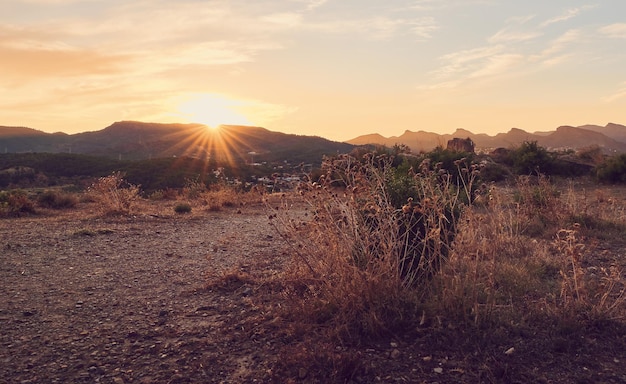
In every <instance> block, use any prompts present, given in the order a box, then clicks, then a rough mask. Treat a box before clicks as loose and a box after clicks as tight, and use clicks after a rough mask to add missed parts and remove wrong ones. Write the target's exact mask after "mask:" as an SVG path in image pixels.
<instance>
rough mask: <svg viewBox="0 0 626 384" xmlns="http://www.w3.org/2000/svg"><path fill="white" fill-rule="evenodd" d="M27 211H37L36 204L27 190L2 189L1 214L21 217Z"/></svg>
mask: <svg viewBox="0 0 626 384" xmlns="http://www.w3.org/2000/svg"><path fill="white" fill-rule="evenodd" d="M27 213H35V204H34V203H33V201H32V200H31V199H30V197H29V196H28V194H27V193H26V192H25V191H23V190H21V189H14V190H10V191H0V216H9V217H19V216H22V215H23V214H27Z"/></svg>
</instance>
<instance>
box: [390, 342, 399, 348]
mask: <svg viewBox="0 0 626 384" xmlns="http://www.w3.org/2000/svg"><path fill="white" fill-rule="evenodd" d="M389 345H391V348H398V343H394V342H393V341H392V342H391V343H389Z"/></svg>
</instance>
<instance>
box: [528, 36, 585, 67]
mask: <svg viewBox="0 0 626 384" xmlns="http://www.w3.org/2000/svg"><path fill="white" fill-rule="evenodd" d="M581 39H583V35H582V32H581V31H580V30H578V29H570V30H568V31H566V32H565V33H563V34H562V35H561V36H559V37H557V38H556V39H554V40H552V41H550V42H549V43H548V46H547V47H545V48H544V49H543V50H542V51H541V52H540V53H538V54H534V55H531V56H530V60H531V61H532V62H541V63H543V64H546V65H549V66H553V65H556V64H558V63H561V62H563V61H564V60H565V59H566V58H568V57H570V55H563V54H562V52H563V51H565V50H566V49H567V48H568V47H569V46H570V45H572V44H575V43H576V42H580V41H581Z"/></svg>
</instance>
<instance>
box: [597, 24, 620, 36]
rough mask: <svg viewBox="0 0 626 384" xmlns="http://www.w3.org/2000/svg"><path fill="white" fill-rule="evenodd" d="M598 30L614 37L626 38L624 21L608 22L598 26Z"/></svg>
mask: <svg viewBox="0 0 626 384" xmlns="http://www.w3.org/2000/svg"><path fill="white" fill-rule="evenodd" d="M599 32H600V33H601V34H602V35H604V36H607V37H611V38H614V39H626V23H615V24H610V25H607V26H604V27H602V28H600V29H599Z"/></svg>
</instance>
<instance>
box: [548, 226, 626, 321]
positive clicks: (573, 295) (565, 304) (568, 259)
mask: <svg viewBox="0 0 626 384" xmlns="http://www.w3.org/2000/svg"><path fill="white" fill-rule="evenodd" d="M579 228H580V227H579V225H575V226H574V227H573V228H572V229H562V230H560V231H559V233H558V234H557V236H556V238H555V239H554V248H555V249H556V250H558V252H559V253H560V255H562V256H565V263H564V264H565V265H563V268H562V269H561V271H560V274H561V292H560V297H559V301H558V302H557V305H558V309H559V310H560V314H561V315H562V316H565V317H572V318H583V319H591V320H626V281H625V279H624V278H623V277H622V276H623V273H622V271H621V270H620V269H619V268H618V267H617V266H614V265H612V266H610V267H608V268H607V267H591V268H585V267H583V265H584V263H585V261H586V260H585V259H586V258H589V257H590V247H588V246H587V245H586V244H584V243H583V242H582V239H581V238H580V236H579Z"/></svg>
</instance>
